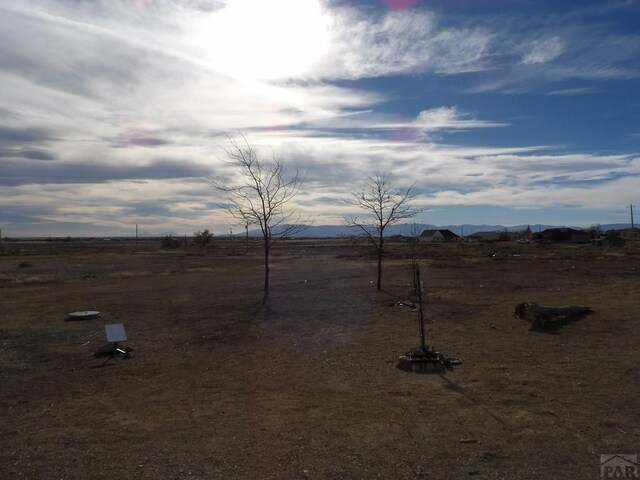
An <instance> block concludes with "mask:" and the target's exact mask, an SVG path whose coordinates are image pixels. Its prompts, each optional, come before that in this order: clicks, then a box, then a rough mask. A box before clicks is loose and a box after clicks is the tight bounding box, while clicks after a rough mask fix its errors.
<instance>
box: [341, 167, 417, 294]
mask: <svg viewBox="0 0 640 480" xmlns="http://www.w3.org/2000/svg"><path fill="white" fill-rule="evenodd" d="M414 185H415V184H413V185H411V186H410V187H409V188H407V189H406V190H400V189H398V188H397V187H396V186H395V185H394V183H393V182H392V181H391V176H390V175H389V174H388V173H386V172H382V173H377V174H376V176H375V177H369V178H368V179H367V182H366V183H365V185H364V186H363V187H362V188H361V189H360V190H357V191H356V192H354V193H353V198H352V199H351V200H350V201H349V203H350V204H351V205H354V206H356V207H359V208H362V209H363V210H366V211H367V214H366V216H365V218H363V219H361V218H358V217H348V218H346V219H345V221H346V223H347V225H349V226H352V227H355V228H357V229H358V230H359V231H360V234H361V235H362V236H364V237H365V238H367V239H369V241H370V242H371V243H372V245H373V246H374V248H375V250H376V254H377V256H378V282H377V288H378V290H381V289H382V256H383V254H384V231H385V229H386V228H387V227H388V226H389V225H393V224H395V223H398V222H401V221H402V220H407V219H409V218H413V217H414V216H416V215H417V214H418V213H420V212H422V210H423V209H422V208H416V207H412V206H411V201H412V200H413V199H414V198H415V197H416V195H415V194H413V193H411V190H412V189H413V186H414Z"/></svg>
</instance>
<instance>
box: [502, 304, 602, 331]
mask: <svg viewBox="0 0 640 480" xmlns="http://www.w3.org/2000/svg"><path fill="white" fill-rule="evenodd" d="M590 313H593V310H591V308H590V307H585V306H573V305H572V306H567V307H549V306H544V305H538V304H537V303H535V302H523V303H519V304H518V305H517V306H516V310H515V312H514V315H515V316H516V317H518V318H521V319H523V320H526V321H528V322H529V323H531V330H537V331H545V330H550V329H553V328H558V327H560V326H562V325H565V324H567V323H569V322H572V321H574V320H578V319H580V318H582V317H583V316H585V315H588V314H590Z"/></svg>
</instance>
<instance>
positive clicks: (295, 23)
mask: <svg viewBox="0 0 640 480" xmlns="http://www.w3.org/2000/svg"><path fill="white" fill-rule="evenodd" d="M194 35H195V38H194V40H195V41H196V42H197V43H198V44H199V47H200V48H203V49H204V50H205V52H206V56H207V61H208V62H209V63H210V64H211V65H212V67H213V68H214V69H215V70H217V71H219V72H220V73H223V74H225V75H230V76H233V77H237V78H246V79H255V80H270V79H277V78H287V77H295V76H298V75H301V74H304V73H305V72H307V71H308V70H309V68H310V67H311V66H312V65H313V64H314V62H316V61H317V60H318V59H319V58H320V57H321V56H322V54H323V53H324V51H325V49H326V47H327V44H328V28H327V20H326V15H325V13H324V12H323V9H322V6H321V4H320V0H228V1H227V4H226V6H225V7H224V8H223V9H221V10H219V11H217V12H215V13H213V14H212V15H211V16H210V17H208V18H207V19H206V20H204V21H202V22H200V23H199V24H198V25H197V26H196V28H195V31H194Z"/></svg>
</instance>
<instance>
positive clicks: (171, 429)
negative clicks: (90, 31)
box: [0, 240, 640, 480]
mask: <svg viewBox="0 0 640 480" xmlns="http://www.w3.org/2000/svg"><path fill="white" fill-rule="evenodd" d="M2 248H3V253H2V254H0V300H1V302H0V305H1V307H2V308H1V310H0V416H1V419H2V421H1V423H0V478H2V479H5V478H6V479H9V478H10V479H16V478H17V479H20V478H31V479H85V478H86V479H89V478H90V479H102V478H105V479H106V478H150V479H165V478H167V479H171V478H175V479H369V478H384V479H464V478H470V479H554V480H556V479H572V480H573V479H598V478H600V467H599V463H600V454H609V453H622V454H634V453H640V411H639V409H638V407H639V405H640V401H639V399H640V362H639V360H640V353H639V352H638V346H639V345H640V318H639V314H638V299H639V298H640V248H632V247H625V248H623V249H611V250H608V251H605V250H603V249H598V248H595V247H590V246H570V245H567V246H558V245H539V244H530V245H516V244H495V245H428V246H427V245H423V246H421V247H420V251H419V257H420V265H421V268H422V276H423V279H424V280H425V285H424V288H425V294H424V297H425V301H426V306H425V313H426V317H427V320H428V324H427V341H428V343H430V344H433V345H435V346H436V347H437V349H438V350H440V351H442V352H443V353H444V354H446V355H448V356H454V357H458V358H460V359H461V360H462V362H463V363H462V365H460V366H457V367H455V370H454V371H447V372H446V373H433V374H422V375H421V374H416V373H407V372H404V371H401V370H398V369H396V368H395V364H396V360H397V358H398V356H399V355H401V354H403V353H404V352H406V351H407V350H409V349H410V348H413V347H416V346H417V345H418V343H419V336H418V323H417V319H418V315H417V314H416V312H414V311H412V310H411V309H409V308H407V307H404V306H399V305H398V304H397V301H398V300H404V299H406V298H407V297H408V295H409V290H410V286H409V284H410V282H411V269H410V265H411V264H410V260H409V250H408V247H407V245H406V244H395V245H391V248H392V252H391V255H390V256H389V257H388V259H387V260H386V261H385V264H384V281H383V286H384V292H377V291H376V290H375V288H374V287H372V284H371V282H372V281H374V280H375V278H374V275H375V262H374V261H373V260H372V258H371V256H370V254H369V253H368V250H367V249H366V248H364V247H363V246H360V245H355V246H354V245H351V244H350V243H349V242H348V241H344V240H305V241H289V242H284V243H281V244H280V245H279V246H278V247H277V249H276V251H275V252H274V257H273V266H272V290H271V295H270V297H271V298H270V301H269V303H268V305H267V306H266V307H265V308H262V309H261V308H260V300H261V281H262V266H261V257H260V250H259V246H258V245H255V246H252V247H251V248H250V251H249V252H248V253H246V252H245V251H244V249H243V248H242V245H240V244H239V243H238V244H237V245H235V246H234V245H230V244H224V243H222V242H218V243H216V244H215V245H214V246H213V247H211V248H207V249H206V250H201V249H200V250H198V249H187V250H169V251H162V250H160V249H159V248H158V247H157V245H156V244H155V243H145V244H142V245H141V246H140V248H139V249H138V251H135V249H134V245H132V244H130V243H126V242H111V243H107V242H103V243H80V242H70V243H46V242H44V243H26V242H25V243H13V244H12V243H6V242H5V243H4V244H3V245H2ZM490 253H496V254H497V255H496V256H490ZM373 283H374V284H375V281H374V282H373ZM524 301H535V302H538V303H540V304H546V305H569V304H573V305H588V306H590V307H592V308H593V310H594V312H595V313H593V314H592V315H589V316H587V317H585V318H583V319H581V320H579V321H576V322H573V323H570V324H567V325H565V326H563V327H562V328H560V329H558V330H557V331H556V332H554V333H539V332H533V331H529V329H528V327H529V326H528V324H526V322H524V321H522V320H520V319H517V318H514V317H513V311H514V307H515V305H516V304H518V303H520V302H524ZM78 310H99V311H101V312H102V315H101V317H100V318H98V319H95V320H88V321H75V322H69V321H65V319H66V314H67V313H68V312H73V311H78ZM120 322H121V323H124V325H125V327H126V329H127V333H128V336H129V341H128V342H127V343H126V345H128V346H129V347H131V348H132V349H133V350H134V352H133V354H134V355H133V357H132V358H130V359H127V360H124V359H121V358H118V359H116V360H115V361H109V362H107V363H105V360H104V359H101V358H94V357H93V356H92V352H94V351H95V350H96V349H97V348H98V347H100V346H101V345H103V344H104V343H105V338H104V329H103V327H104V324H106V323H120Z"/></svg>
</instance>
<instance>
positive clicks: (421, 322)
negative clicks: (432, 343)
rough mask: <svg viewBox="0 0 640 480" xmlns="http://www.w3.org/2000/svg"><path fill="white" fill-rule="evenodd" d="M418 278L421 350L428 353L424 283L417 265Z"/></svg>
mask: <svg viewBox="0 0 640 480" xmlns="http://www.w3.org/2000/svg"><path fill="white" fill-rule="evenodd" d="M416 277H417V279H418V303H419V304H420V349H421V350H422V351H423V352H426V351H427V345H426V343H425V341H424V315H423V311H422V283H421V282H420V267H419V266H418V265H416Z"/></svg>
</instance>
